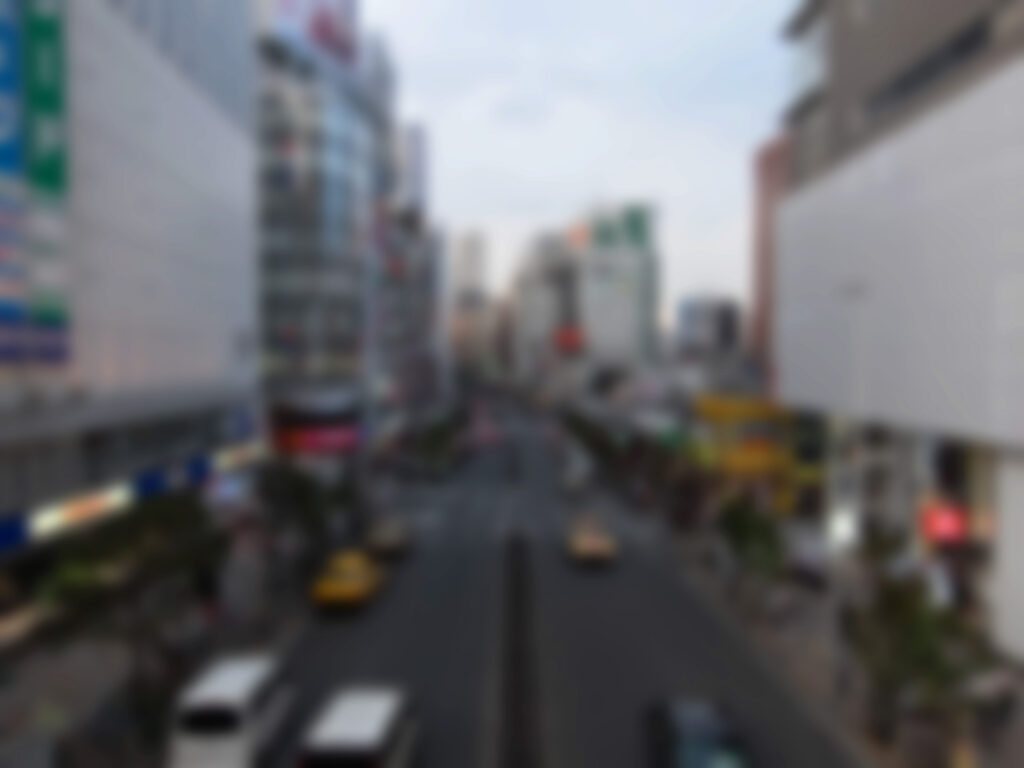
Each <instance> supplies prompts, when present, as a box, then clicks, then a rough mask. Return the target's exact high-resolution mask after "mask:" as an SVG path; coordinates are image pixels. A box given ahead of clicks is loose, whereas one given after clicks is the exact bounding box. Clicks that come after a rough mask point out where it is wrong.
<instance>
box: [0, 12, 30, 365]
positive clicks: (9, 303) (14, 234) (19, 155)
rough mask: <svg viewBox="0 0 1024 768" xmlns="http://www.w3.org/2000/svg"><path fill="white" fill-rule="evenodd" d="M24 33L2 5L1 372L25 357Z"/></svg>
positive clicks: (16, 17)
mask: <svg viewBox="0 0 1024 768" xmlns="http://www.w3.org/2000/svg"><path fill="white" fill-rule="evenodd" d="M21 83H22V33H21V18H20V12H19V4H18V2H17V0H0V369H5V368H9V367H10V366H12V365H16V364H18V363H20V362H22V359H23V357H24V355H25V342H26V338H25V319H26V306H25V304H26V296H27V273H26V265H25V254H24V249H23V240H22V239H23V224H24V207H23V205H22V194H23V189H22V174H23V169H24V130H23V120H22V98H21Z"/></svg>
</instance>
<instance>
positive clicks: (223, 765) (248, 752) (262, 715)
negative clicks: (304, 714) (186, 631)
mask: <svg viewBox="0 0 1024 768" xmlns="http://www.w3.org/2000/svg"><path fill="white" fill-rule="evenodd" d="M290 707H291V693H290V691H289V690H288V688H287V687H286V686H285V685H284V684H283V683H282V681H281V680H280V679H279V676H278V674H277V663H276V661H275V660H274V659H273V658H272V657H271V656H269V655H252V656H239V657H234V658H227V659H223V660H221V661H219V662H217V663H215V664H213V665H212V666H210V667H209V668H207V669H206V671H204V672H203V673H201V674H200V675H199V677H198V678H197V679H196V680H195V682H194V683H192V684H191V685H190V686H188V687H187V688H186V689H185V691H184V693H183V694H182V695H181V698H180V699H179V702H178V704H177V706H176V708H175V714H174V722H173V724H172V728H171V746H170V755H171V761H170V765H171V766H172V768H250V766H251V765H253V763H254V761H255V760H256V759H257V758H258V757H259V755H260V754H261V752H262V751H263V750H264V748H265V747H267V746H268V745H269V744H270V743H271V742H272V741H273V739H274V737H275V736H276V735H277V732H278V730H279V729H280V727H281V725H282V724H283V722H284V720H285V719H286V717H287V715H288V711H289V709H290Z"/></svg>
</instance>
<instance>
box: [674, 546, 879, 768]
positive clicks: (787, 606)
mask: <svg viewBox="0 0 1024 768" xmlns="http://www.w3.org/2000/svg"><path fill="white" fill-rule="evenodd" d="M677 552H678V553H679V555H680V558H679V560H680V563H681V564H682V570H683V575H684V577H685V578H686V579H687V581H688V582H689V583H690V584H691V585H692V586H693V587H694V588H695V590H696V591H697V592H698V593H699V594H700V595H701V596H702V597H703V598H704V599H705V600H706V602H707V603H708V604H709V605H710V606H711V607H712V609H713V610H714V611H715V612H716V613H717V614H719V615H720V617H721V618H722V619H723V620H724V621H725V622H726V623H727V624H730V625H732V626H733V627H734V629H735V630H736V631H737V633H738V634H741V635H743V636H744V637H746V638H748V640H751V641H753V643H754V644H755V645H756V646H757V647H758V649H759V650H760V651H761V652H762V653H763V658H764V661H765V662H766V668H768V669H772V670H775V671H776V672H777V674H778V676H779V678H780V680H781V682H783V683H784V684H786V685H788V686H789V687H790V688H791V689H792V691H793V693H794V694H795V696H796V698H797V699H798V700H801V701H802V702H803V703H804V704H805V705H806V708H807V710H808V712H809V713H812V714H814V717H815V719H817V720H818V721H819V722H820V723H822V724H823V725H824V726H826V727H828V728H829V730H830V731H832V733H833V735H834V736H835V737H836V738H837V740H838V741H840V742H841V743H842V744H844V745H845V746H846V747H847V749H848V751H849V752H850V753H851V756H852V757H853V758H855V760H856V761H857V762H858V763H859V764H861V765H863V766H864V767H865V768H868V766H876V767H877V768H899V762H898V760H897V757H896V755H895V752H894V750H892V749H886V748H884V747H882V746H880V745H879V744H877V743H875V742H874V741H872V740H871V739H869V738H868V737H867V736H866V735H865V734H864V733H863V730H862V729H861V728H860V727H859V724H858V723H856V721H855V713H854V712H853V711H852V709H851V707H850V704H849V702H848V701H845V700H843V699H842V698H841V697H840V696H838V695H837V692H836V680H835V674H834V673H833V671H832V655H833V650H832V648H831V647H830V637H831V631H830V628H829V627H828V621H829V620H830V613H829V606H828V603H827V601H826V600H825V599H823V598H816V597H814V596H813V595H809V594H803V593H799V594H797V593H795V592H794V593H790V592H789V591H785V592H782V591H780V592H778V593H776V594H775V595H773V597H774V598H775V599H773V600H772V601H771V602H772V604H773V605H772V609H773V610H774V611H775V612H777V613H779V614H785V619H784V620H776V621H772V620H770V619H769V618H768V617H767V616H760V617H758V616H755V615H754V613H753V611H752V610H750V609H749V608H748V609H746V610H744V609H743V608H742V607H740V606H741V605H742V603H743V602H744V601H743V600H742V598H741V599H737V594H736V590H730V588H729V586H728V585H727V584H726V583H725V580H724V579H723V578H722V576H721V575H720V574H718V573H716V572H715V570H714V568H713V566H712V564H711V563H712V561H711V557H712V553H711V549H710V547H709V545H708V543H707V542H705V541H702V540H697V541H694V540H692V539H677Z"/></svg>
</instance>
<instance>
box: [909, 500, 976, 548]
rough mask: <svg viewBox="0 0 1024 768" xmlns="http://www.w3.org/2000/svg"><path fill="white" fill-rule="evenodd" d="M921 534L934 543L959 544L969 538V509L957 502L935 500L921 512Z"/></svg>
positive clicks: (923, 506)
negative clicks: (958, 504) (959, 505)
mask: <svg viewBox="0 0 1024 768" xmlns="http://www.w3.org/2000/svg"><path fill="white" fill-rule="evenodd" d="M919 521H920V526H921V535H922V536H923V537H924V539H925V540H926V541H928V542H930V543H932V544H939V545H943V544H958V543H960V542H963V541H965V540H966V539H967V536H968V525H967V511H966V510H964V509H962V508H961V507H958V506H956V505H955V504H949V503H947V502H942V501H933V502H929V503H927V504H924V505H922V507H921V511H920V513H919Z"/></svg>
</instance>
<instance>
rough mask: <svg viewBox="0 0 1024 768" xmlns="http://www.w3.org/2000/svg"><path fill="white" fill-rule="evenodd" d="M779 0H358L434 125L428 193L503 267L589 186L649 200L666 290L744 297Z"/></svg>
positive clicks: (589, 196) (608, 197) (771, 103)
mask: <svg viewBox="0 0 1024 768" xmlns="http://www.w3.org/2000/svg"><path fill="white" fill-rule="evenodd" d="M790 4H791V3H790V2H788V0H758V2H757V3H750V2H749V1H746V2H740V0H721V1H720V2H715V3H708V2H706V0H637V1H636V2H634V3H631V4H625V3H622V2H621V0H617V1H616V2H611V0H589V1H588V0H559V2H557V3H551V2H543V0H533V1H532V2H524V1H523V0H519V1H518V2H517V1H515V0H491V1H490V2H486V3H480V2H478V1H477V0H417V1H416V2H409V0H369V5H368V7H367V15H368V16H369V18H370V20H371V23H375V24H378V25H379V26H380V27H381V28H382V29H383V30H384V32H385V33H386V34H387V35H388V37H389V38H391V40H392V42H393V48H394V49H395V51H396V52H397V54H398V58H399V63H400V72H401V77H402V81H403V93H404V99H403V101H404V104H405V107H406V109H407V110H409V111H410V112H412V113H413V114H414V115H415V116H416V117H417V118H418V119H423V120H424V121H425V122H426V123H427V124H428V125H429V126H430V130H431V133H432V144H433V146H434V148H435V156H434V158H433V159H434V162H435V171H434V177H435V179H436V180H437V187H436V190H435V193H436V194H435V199H436V208H437V212H438V214H439V215H440V216H441V217H442V218H443V219H444V220H445V222H446V223H447V224H448V225H449V226H450V227H454V228H456V229H461V228H474V229H482V230H483V231H484V232H485V233H486V234H487V235H488V236H489V240H490V242H491V245H492V253H493V261H494V264H493V268H492V269H491V273H492V278H493V282H494V283H495V284H496V285H505V284H507V281H508V278H509V276H510V275H511V273H512V272H513V271H514V268H515V262H516V260H517V258H518V256H519V255H520V254H521V253H522V250H523V248H524V247H525V245H526V244H527V243H528V242H529V241H530V240H531V239H532V236H533V235H534V234H535V233H536V232H537V231H538V230H539V229H542V228H545V227H551V226H558V225H564V224H565V223H567V222H568V221H571V220H572V219H573V218H576V217H578V216H580V215H583V214H585V213H586V212H587V210H588V209H589V208H590V207H592V206H594V205H596V204H601V203H614V202H616V201H619V200H634V199H642V200H648V201H651V202H652V203H654V204H655V205H656V207H657V208H658V210H659V212H660V220H661V228H660V233H661V244H662V250H663V262H664V268H663V273H664V276H665V280H664V282H665V287H664V290H663V296H664V299H665V302H664V306H663V308H662V309H663V315H664V316H668V315H670V314H671V311H672V305H673V304H674V300H675V298H677V297H678V296H679V295H681V294H683V293H685V292H688V291H693V290H705V289H706V290H714V291H716V292H727V293H731V294H736V295H740V296H743V295H744V294H745V292H746V289H747V282H748V277H747V272H748V268H747V262H748V260H749V248H750V245H749V244H750V235H749V228H750V226H749V221H750V168H751V158H752V153H753V150H754V147H755V145H756V144H757V143H758V142H759V141H761V140H763V139H766V138H768V136H769V135H770V133H771V132H772V131H773V130H774V125H775V122H776V121H775V113H776V112H777V110H778V107H779V104H780V100H781V80H782V78H781V71H782V67H781V61H780V59H781V56H782V52H781V49H780V46H779V44H778V42H777V39H776V38H777V29H778V23H779V20H780V19H781V18H782V15H783V13H784V11H785V10H787V9H788V7H789V5H790Z"/></svg>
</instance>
